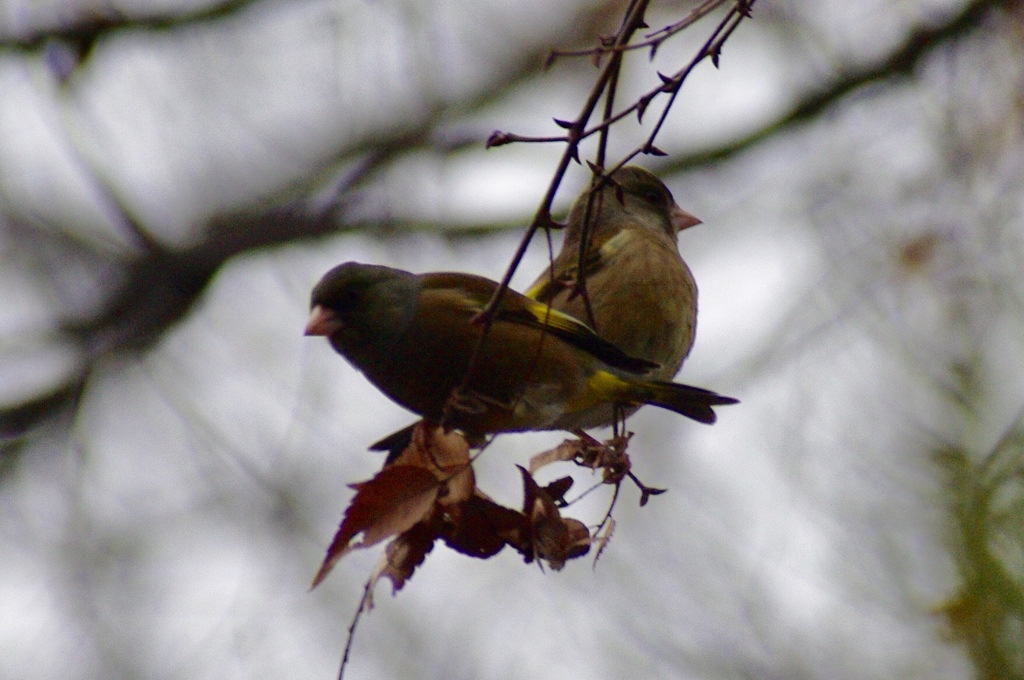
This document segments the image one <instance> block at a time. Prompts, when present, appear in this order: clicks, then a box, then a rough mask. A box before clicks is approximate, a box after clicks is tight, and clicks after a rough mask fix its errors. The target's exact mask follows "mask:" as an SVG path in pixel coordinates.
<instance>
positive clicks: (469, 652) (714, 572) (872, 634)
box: [0, 0, 1024, 679]
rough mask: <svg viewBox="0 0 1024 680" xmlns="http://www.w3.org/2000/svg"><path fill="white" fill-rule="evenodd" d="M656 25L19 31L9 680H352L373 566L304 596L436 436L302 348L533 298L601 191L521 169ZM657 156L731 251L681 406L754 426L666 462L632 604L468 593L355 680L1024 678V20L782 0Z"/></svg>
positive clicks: (3, 468) (406, 633) (502, 455)
mask: <svg viewBox="0 0 1024 680" xmlns="http://www.w3.org/2000/svg"><path fill="white" fill-rule="evenodd" d="M625 5H626V3H624V2H619V1H614V0H613V1H611V2H608V1H606V0H578V1H573V2H559V3H549V2H542V1H540V0H519V1H518V2H514V3H512V2H504V1H501V0H474V1H472V2H469V1H466V0H445V1H442V2H432V3H420V2H415V1H409V0H395V1H391V0H385V1H379V2H363V1H360V0H351V1H350V0H227V1H224V2H216V1H213V2H211V1H209V0H119V1H115V0H106V1H103V0H50V1H46V0H3V1H2V2H0V93H3V94H2V97H0V262H2V264H0V290H3V291H4V294H3V295H2V296H0V435H2V444H0V447H2V448H0V506H2V513H0V546H2V548H0V554H2V555H3V558H2V559H0V676H3V677H12V678H14V677H17V678H52V677H66V678H134V677H138V678H152V677H161V678H177V677H182V678H184V677H188V678H204V677H211V678H213V677H216V678H225V677H246V678H261V677H268V678H270V677H290V678H305V677H309V678H314V677H315V678H322V677H332V676H333V675H334V673H335V672H336V668H337V663H338V657H339V655H340V650H341V647H342V644H343V640H344V635H345V630H346V627H347V625H348V622H349V620H350V617H351V613H352V611H353V610H354V608H355V606H356V605H357V603H358V601H359V598H360V597H361V589H362V583H363V580H364V579H365V577H366V575H368V573H369V570H370V568H371V566H372V563H373V561H374V559H375V558H374V556H373V555H366V556H352V557H351V558H346V559H349V560H350V561H349V562H348V563H343V564H342V565H340V566H339V568H338V569H337V570H336V571H335V573H334V574H332V576H331V578H330V579H328V581H327V582H326V583H325V584H324V585H323V586H321V588H319V589H318V590H316V591H315V592H313V593H311V594H310V593H307V592H306V588H307V586H308V583H309V579H310V578H311V577H312V575H313V573H314V572H315V570H316V567H317V565H318V564H319V560H320V559H321V557H322V554H323V550H324V549H325V547H326V545H327V542H328V540H329V539H330V536H331V535H332V534H333V531H334V528H335V527H336V525H337V522H338V520H339V518H340V513H341V511H342V509H343V507H344V505H345V504H346V502H347V501H348V499H349V498H350V495H351V491H350V490H349V489H348V488H347V487H346V484H347V483H349V482H353V481H357V480H360V479H365V478H367V477H369V476H370V475H371V474H372V473H373V471H374V470H375V469H376V467H377V466H378V465H379V462H380V461H379V459H378V458H377V457H376V456H375V454H371V453H369V452H367V451H365V448H366V445H367V444H369V443H370V442H371V441H374V440H375V439H376V438H377V437H379V436H381V435H383V434H384V433H386V432H389V431H391V430H392V429H394V428H395V427H398V426H400V425H403V424H404V423H405V422H406V420H407V415H406V414H403V413H402V412H401V409H399V408H398V407H395V406H393V405H391V404H390V403H389V402H387V400H386V399H385V398H383V397H382V396H381V395H379V394H377V393H376V392H375V391H374V390H373V389H372V388H371V387H369V386H368V385H367V384H366V383H365V381H363V380H362V378H361V377H360V376H359V375H358V374H356V373H355V372H354V371H352V370H351V369H350V368H349V367H348V366H346V365H345V364H344V363H343V362H342V361H340V360H338V359H337V357H335V356H333V355H331V354H330V351H329V349H328V348H327V347H326V344H325V343H318V344H315V345H314V344H311V343H310V342H308V341H304V339H303V338H302V337H301V330H302V327H303V323H304V318H305V314H306V310H307V305H308V301H307V300H308V292H309V288H310V287H311V286H312V284H313V283H314V282H315V281H316V280H317V278H318V277H319V276H320V275H321V274H322V273H323V271H325V270H326V269H327V268H328V267H330V266H332V265H334V264H336V263H338V262H341V261H343V260H348V259H356V260H362V261H372V262H379V263H384V264H390V265H393V266H400V267H404V268H408V269H412V270H417V271H428V270H440V269H459V270H464V271H473V272H475V273H480V274H485V275H488V276H491V277H493V278H497V277H500V275H501V273H502V272H503V271H504V269H505V267H506V266H507V264H508V261H509V259H510V257H511V254H512V252H513V251H514V249H515V246H516V244H517V242H518V239H519V236H520V235H521V233H522V228H523V226H524V225H525V224H526V223H528V221H529V219H530V216H531V215H532V213H533V211H534V210H535V209H536V206H537V205H538V203H539V201H540V198H541V196H542V194H543V191H544V188H545V186H546V185H547V183H548V181H549V180H550V178H551V175H552V172H553V169H554V167H555V165H556V162H557V158H558V155H559V154H560V152H561V148H560V147H558V146H557V145H535V144H529V145H527V144H519V145H511V146H505V147H501V148H497V149H491V150H485V149H484V141H485V140H486V139H487V137H488V135H489V134H490V133H491V132H492V131H493V130H504V131H509V132H516V133H519V134H530V135H552V134H559V133H560V130H559V129H558V128H557V127H556V126H555V125H554V124H553V123H552V122H551V119H552V118H555V117H557V118H563V119H564V118H572V117H573V116H574V115H575V114H576V112H577V111H578V110H579V108H580V106H581V104H582V102H583V100H584V98H585V97H586V94H587V92H588V91H589V89H590V87H591V85H592V82H593V78H594V76H595V74H596V70H595V69H594V67H593V65H592V64H591V63H590V62H589V61H588V60H587V59H585V58H584V59H573V58H560V59H558V60H556V61H555V63H554V64H553V66H552V67H551V68H549V69H546V70H545V69H544V68H542V67H543V63H544V60H545V57H546V56H547V55H548V53H549V51H550V50H551V49H552V48H555V47H558V48H565V49H569V48H586V47H589V46H591V45H593V44H594V41H595V39H596V36H597V35H598V34H602V33H607V32H610V31H613V30H614V29H615V26H616V24H617V21H618V19H619V17H621V15H622V12H623V10H624V8H625ZM693 6H694V5H693V4H692V3H690V2H685V1H681V2H664V3H662V2H654V3H652V7H651V9H650V11H649V14H648V23H649V24H650V25H651V26H652V28H658V27H660V26H662V25H664V24H667V23H670V22H672V21H675V20H677V19H678V18H680V17H681V16H683V14H684V13H685V12H687V11H689V9H691V8H692V7H693ZM716 17H717V18H720V17H721V13H719V14H717V15H712V16H711V17H709V18H708V19H707V20H705V21H704V22H702V23H698V24H697V25H696V26H694V27H692V28H691V29H688V30H686V31H684V32H683V33H682V34H681V35H680V36H678V37H676V38H674V39H673V40H671V41H669V42H668V43H666V44H665V45H664V47H663V48H662V49H660V50H659V52H658V54H657V56H656V58H655V59H654V60H653V61H652V62H648V61H647V55H646V54H645V53H643V52H638V53H636V54H633V55H631V56H630V57H629V58H628V59H627V61H626V66H625V68H626V71H625V73H626V76H625V77H624V80H623V83H622V85H621V91H620V93H619V97H620V101H623V102H626V101H629V100H630V99H631V98H635V97H636V96H637V95H639V94H640V93H642V92H644V91H646V90H648V89H650V88H651V87H653V86H656V85H657V83H658V80H657V73H656V71H657V70H659V69H660V70H662V71H664V72H674V71H676V70H678V69H679V68H680V67H681V66H682V65H683V64H685V63H686V62H687V61H688V60H689V59H690V58H691V57H692V56H693V54H695V52H696V50H697V48H698V47H699V45H700V44H701V43H702V42H703V40H705V39H706V37H707V35H708V34H709V32H710V30H711V27H712V26H713V23H714V22H715V21H716V20H717V19H716ZM645 134H646V132H645V129H644V128H642V127H640V126H637V125H636V124H634V123H632V122H623V124H621V125H619V126H616V128H615V130H614V133H613V134H612V136H611V140H610V149H609V154H610V158H616V154H622V153H625V152H627V151H628V150H629V149H631V148H633V147H635V146H636V145H637V144H638V143H639V142H640V141H642V140H643V138H644V135H645ZM658 146H659V147H660V148H662V149H664V150H665V151H667V152H668V155H667V156H666V157H664V158H653V157H649V158H646V159H643V161H642V162H644V164H646V165H647V166H648V167H650V168H651V169H653V170H655V171H656V172H658V173H659V174H660V175H661V176H662V177H663V178H664V179H665V180H666V182H667V183H668V184H669V186H670V187H671V188H672V189H673V192H674V193H675V195H676V198H677V200H678V201H679V202H680V204H681V205H683V207H685V208H686V209H688V210H690V211H691V212H693V213H694V214H696V215H698V216H700V217H701V218H702V219H703V220H704V222H705V224H704V225H703V226H701V227H700V228H699V229H695V230H692V231H689V232H686V233H685V234H684V235H683V236H682V237H681V241H680V244H681V250H682V252H683V254H684V257H686V258H687V260H688V261H689V262H690V264H691V266H692V268H693V269H694V271H695V274H696V276H697V280H698V283H699V284H700V287H701V293H702V297H701V317H700V318H701V323H700V329H699V334H698V340H697V346H696V349H695V351H694V353H693V355H692V356H691V358H690V360H689V361H688V363H687V365H686V366H685V367H684V369H683V373H682V374H681V376H680V379H682V380H684V381H686V382H691V383H696V384H706V385H707V386H709V387H712V388H714V389H716V390H720V391H722V392H725V393H728V394H735V395H736V396H738V397H740V398H741V399H742V400H743V404H741V405H740V406H737V407H733V408H732V409H729V410H728V412H725V410H723V413H722V417H721V420H720V422H719V423H718V424H717V425H716V426H715V427H713V428H700V426H697V425H694V424H692V423H682V422H677V420H678V419H673V418H672V416H671V415H669V414H664V413H647V412H641V413H640V414H638V415H637V416H635V417H634V418H633V419H632V420H631V422H630V426H631V429H634V430H635V431H636V432H637V436H636V437H635V438H634V440H633V443H632V445H631V451H632V452H633V454H632V455H633V457H634V463H635V465H636V468H635V469H636V471H637V473H638V474H639V475H640V477H641V478H642V479H644V480H645V481H647V482H648V483H651V484H654V485H656V486H664V487H668V488H669V489H670V493H668V494H666V495H664V496H659V497H658V498H656V499H653V500H652V501H651V503H650V504H649V505H648V506H647V507H645V508H644V509H643V510H640V509H639V508H637V507H636V504H635V502H634V501H635V499H625V500H623V501H621V502H620V506H619V509H618V510H617V512H616V518H617V520H618V522H619V525H618V529H617V532H616V535H615V537H614V538H613V540H612V542H611V544H610V545H609V547H608V549H607V550H606V551H605V553H604V554H603V556H602V558H601V561H600V563H599V564H598V565H597V568H596V570H594V571H592V570H591V569H590V568H589V567H588V566H585V565H584V562H585V561H577V562H575V563H572V564H570V565H569V566H568V567H567V568H566V570H564V571H563V572H561V573H559V574H541V573H540V572H539V571H537V570H536V569H534V568H533V567H524V566H523V565H522V564H521V563H520V561H519V560H518V559H517V558H516V556H514V555H505V554H502V555H500V556H499V558H497V559H494V560H490V561H488V562H478V561H475V560H472V559H470V558H466V557H463V556H461V555H455V554H453V553H451V552H450V551H446V550H445V549H444V548H441V547H438V548H436V549H435V551H434V553H433V554H432V555H431V556H430V558H429V559H428V561H427V564H426V565H425V566H424V567H423V568H422V569H421V570H420V571H419V572H417V574H416V576H415V578H414V579H413V581H412V582H411V583H410V584H409V585H408V586H407V587H406V589H405V590H403V591H402V593H401V595H400V596H399V597H398V598H396V599H394V600H390V599H388V598H383V597H379V596H378V603H379V604H378V607H377V609H375V610H374V612H373V613H372V615H370V616H368V617H367V618H366V619H364V620H363V622H362V624H361V628H360V631H359V634H358V635H357V638H356V648H355V652H354V657H353V660H352V667H351V668H350V669H349V672H350V673H352V676H351V677H367V678H372V677H388V678H397V677H417V678H424V677H428V678H429V677H438V678H458V677H487V678H521V677H535V678H562V677H592V678H620V677H626V676H630V677H632V676H635V675H636V674H637V673H641V674H643V675H645V676H649V677H687V678H830V679H833V678H893V677H900V678H972V677H977V678H992V679H996V678H1000V679H1004V678H1024V642H1022V641H1024V464H1022V460H1024V456H1022V450H1024V423H1022V414H1024V277H1022V276H1021V272H1022V271H1024V190H1022V183H1021V178H1022V177H1024V4H1022V3H1021V2H1019V1H1018V0H974V1H967V0H896V1H894V0H887V1H881V0H865V1H862V2H857V3H848V2H839V1H833V0H825V1H822V0H813V1H811V0H774V1H773V0H760V1H759V2H757V3H756V5H755V6H754V12H753V17H752V19H751V20H748V21H746V22H744V23H743V24H742V25H741V26H740V27H739V29H738V30H737V31H736V33H735V34H734V35H733V36H732V37H731V38H730V39H729V41H728V42H727V44H726V47H725V50H724V51H723V53H722V55H721V60H720V64H719V68H718V69H717V70H716V69H715V68H714V67H713V66H712V65H711V64H710V63H707V62H705V63H702V64H701V65H700V66H698V67H697V68H696V69H695V71H694V72H693V74H692V76H691V77H690V78H689V79H688V80H687V82H686V84H685V85H684V87H683V89H682V92H681V95H680V98H679V100H678V101H677V103H676V105H675V107H674V108H673V111H672V114H671V115H670V117H669V119H668V123H667V125H666V128H665V129H664V130H663V132H662V133H661V135H660V136H659V138H658ZM583 150H584V152H585V154H591V155H592V153H593V150H594V149H593V145H592V144H591V145H585V146H584V148H583ZM586 180H587V171H586V169H585V168H578V167H577V168H573V169H572V170H571V172H570V174H569V175H568V176H567V178H566V180H565V182H564V183H563V186H562V189H561V191H560V193H559V195H558V199H557V201H556V207H557V208H558V209H559V210H564V209H565V208H566V207H567V205H568V202H569V201H570V200H571V198H572V197H573V196H574V195H575V193H576V192H577V191H578V190H579V189H580V188H581V187H582V186H584V184H585V182H586ZM546 257H547V251H546V247H545V244H544V239H543V238H538V239H537V242H536V243H535V244H534V247H533V248H532V249H531V251H530V252H529V253H528V256H527V258H526V260H525V261H524V263H523V265H522V268H521V274H520V275H518V276H517V277H516V279H514V281H513V283H514V285H518V286H522V285H523V284H525V283H528V282H529V281H530V280H532V278H533V277H534V276H535V275H536V273H537V272H539V271H540V270H541V268H542V267H543V265H544V262H545V259H546ZM560 438H561V437H560V436H559V435H557V434H553V435H521V436H516V437H511V436H509V437H502V438H500V439H499V441H498V443H497V444H496V445H495V447H494V448H493V450H491V451H490V452H489V453H488V455H487V456H485V457H484V458H482V459H481V460H480V462H479V468H480V469H479V471H478V472H479V476H480V478H481V480H482V481H481V485H482V486H483V488H484V489H486V490H488V491H489V492H491V493H493V494H494V495H495V496H497V497H498V500H500V501H503V502H505V503H507V504H510V505H514V504H515V503H516V497H517V494H518V493H519V490H518V476H517V474H516V472H515V470H514V468H513V467H512V462H519V463H523V462H525V460H527V458H528V457H529V455H530V454H532V453H536V452H538V451H540V450H543V449H544V448H546V447H547V446H550V445H551V444H552V443H557V442H558V441H559V440H560ZM559 474H564V471H563V472H561V473H559ZM578 477H579V479H578V482H579V483H580V484H581V486H579V487H578V488H586V486H589V484H591V483H592V480H590V478H589V477H588V476H587V475H578ZM598 496H599V494H591V495H590V496H588V497H587V498H586V499H584V501H581V502H580V503H578V504H576V505H574V506H573V508H572V510H573V511H574V512H578V516H580V517H582V518H584V519H586V520H587V521H595V520H596V519H599V518H600V516H601V514H602V512H603V509H604V507H605V506H604V503H606V502H607V498H604V499H599V498H597V497H598ZM626 506H628V507H626Z"/></svg>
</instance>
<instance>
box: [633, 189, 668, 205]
mask: <svg viewBox="0 0 1024 680" xmlns="http://www.w3.org/2000/svg"><path fill="white" fill-rule="evenodd" d="M640 198H642V199H643V200H644V201H645V202H647V203H650V204H651V205H654V206H658V207H662V206H665V205H667V204H668V201H666V199H665V192H663V191H658V189H656V188H655V187H647V188H645V189H642V190H641V191H640Z"/></svg>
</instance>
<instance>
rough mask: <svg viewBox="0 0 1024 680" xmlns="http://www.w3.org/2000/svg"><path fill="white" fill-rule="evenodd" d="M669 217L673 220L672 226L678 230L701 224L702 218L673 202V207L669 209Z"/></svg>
mask: <svg viewBox="0 0 1024 680" xmlns="http://www.w3.org/2000/svg"><path fill="white" fill-rule="evenodd" d="M668 215H669V219H670V220H671V221H672V227H673V228H674V229H675V230H676V231H677V232H679V231H682V230H683V229H689V228H690V227H693V226H696V225H698V224H700V223H701V222H700V219H698V218H696V217H694V216H693V215H691V214H690V213H688V212H686V211H685V210H683V209H682V208H680V207H679V206H678V205H676V204H674V203H673V204H672V209H671V210H669V213H668Z"/></svg>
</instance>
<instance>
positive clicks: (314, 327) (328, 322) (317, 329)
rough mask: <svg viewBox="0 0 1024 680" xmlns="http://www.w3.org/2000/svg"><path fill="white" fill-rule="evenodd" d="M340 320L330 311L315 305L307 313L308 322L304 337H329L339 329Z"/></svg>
mask: <svg viewBox="0 0 1024 680" xmlns="http://www.w3.org/2000/svg"><path fill="white" fill-rule="evenodd" d="M341 325H342V324H341V320H340V319H339V318H338V316H337V315H336V314H335V313H334V312H332V311H331V310H329V309H327V308H326V307H323V306H321V305H316V306H315V307H313V310H312V311H311V312H310V313H309V321H307V322H306V335H330V334H331V333H333V332H334V331H336V330H338V329H339V328H341Z"/></svg>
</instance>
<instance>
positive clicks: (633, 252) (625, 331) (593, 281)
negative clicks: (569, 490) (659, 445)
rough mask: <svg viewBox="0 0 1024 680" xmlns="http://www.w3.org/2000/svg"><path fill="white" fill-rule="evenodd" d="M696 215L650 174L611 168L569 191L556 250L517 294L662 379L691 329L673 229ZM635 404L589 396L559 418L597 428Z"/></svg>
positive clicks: (690, 338) (689, 286)
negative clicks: (591, 183)
mask: <svg viewBox="0 0 1024 680" xmlns="http://www.w3.org/2000/svg"><path fill="white" fill-rule="evenodd" d="M697 224H701V220H700V219H698V218H696V217H694V216H693V215H691V214H690V213H688V212H686V211H685V210H683V209H682V208H680V207H679V205H678V204H677V203H676V201H675V199H674V198H673V196H672V192H671V191H669V189H668V187H666V186H665V184H664V183H663V182H662V181H661V180H660V179H658V177H657V176H656V175H654V173H652V172H650V171H648V170H646V169H644V168H641V167H639V166H626V167H623V168H620V169H619V170H616V171H615V172H613V173H612V174H610V175H609V176H607V177H606V178H604V179H603V180H600V181H599V182H598V183H597V184H596V186H595V189H594V190H593V191H591V190H587V191H584V192H583V193H582V194H581V195H580V196H579V198H577V199H576V201H575V203H574V204H573V207H572V210H571V211H570V213H569V217H568V219H567V221H566V227H565V236H564V238H563V242H562V249H561V251H560V252H559V253H558V255H557V256H556V257H555V258H554V259H553V260H552V262H551V264H550V265H549V266H548V268H547V270H546V271H544V272H543V273H542V274H541V275H540V276H539V277H537V280H536V281H535V282H534V283H533V284H532V285H531V286H530V287H529V288H528V289H527V290H526V291H525V294H526V296H527V297H530V298H532V299H534V300H537V301H539V302H543V303H546V304H548V305H550V306H551V307H552V308H554V309H556V310H558V311H561V312H565V313H566V314H569V315H571V316H574V317H576V318H578V319H581V320H583V321H585V322H586V323H587V324H588V325H590V326H591V327H592V328H593V329H594V330H595V331H596V332H597V333H598V334H599V335H600V336H601V337H602V338H604V339H605V340H608V341H609V342H611V343H612V344H614V345H616V346H617V347H619V348H620V349H621V350H623V351H624V352H626V353H627V354H630V355H632V356H636V357H640V358H642V359H648V360H650V361H653V362H655V363H657V364H659V365H660V367H659V368H658V369H657V370H655V371H654V372H652V373H651V374H650V375H649V376H648V377H650V378H655V379H658V380H671V379H672V378H673V377H674V376H675V375H676V374H677V373H678V372H679V369H680V367H681V366H682V364H683V361H684V360H685V359H686V357H687V355H688V354H689V353H690V349H691V348H692V347H693V342H694V338H695V333H696V328H697V284H696V282H695V281H694V278H693V274H692V273H691V271H690V268H689V267H688V266H687V265H686V262H685V261H684V260H683V258H682V256H681V255H680V254H679V248H678V245H677V234H678V233H679V232H680V231H682V230H684V229H688V228H690V227H692V226H695V225H697ZM585 230H586V232H587V234H586V241H587V243H586V248H585V250H584V253H583V256H582V261H583V267H582V275H581V273H580V265H579V263H580V260H581V257H580V255H581V253H580V244H581V240H582V239H583V238H584V231H585ZM584 290H585V291H586V292H585V294H584V293H583V291H584ZM635 410H636V409H635V408H633V409H626V410H622V411H618V412H617V411H616V409H614V408H613V405H612V404H608V403H602V404H596V405H594V407H593V408H592V409H591V411H590V412H589V413H579V412H577V413H574V414H572V416H571V418H569V419H567V422H571V423H573V424H577V425H582V426H583V428H584V429H586V428H596V427H602V426H607V425H611V424H612V423H613V422H615V421H616V419H617V418H623V417H625V416H626V415H629V414H630V413H631V412H632V411H635Z"/></svg>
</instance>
